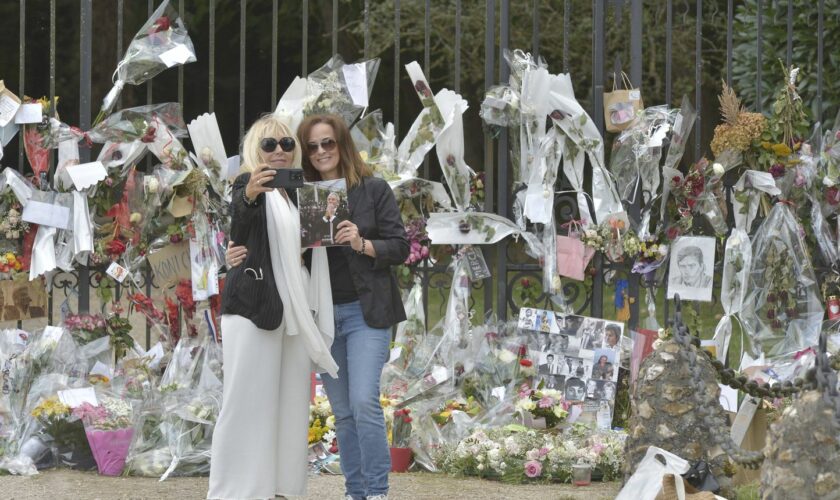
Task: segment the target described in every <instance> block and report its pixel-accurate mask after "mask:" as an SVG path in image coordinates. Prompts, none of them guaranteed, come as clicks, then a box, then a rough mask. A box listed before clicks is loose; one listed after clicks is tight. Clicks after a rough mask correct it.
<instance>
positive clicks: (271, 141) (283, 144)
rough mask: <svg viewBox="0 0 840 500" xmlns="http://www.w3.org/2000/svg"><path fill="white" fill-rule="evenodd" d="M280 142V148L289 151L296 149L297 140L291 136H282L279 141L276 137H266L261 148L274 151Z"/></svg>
mask: <svg viewBox="0 0 840 500" xmlns="http://www.w3.org/2000/svg"><path fill="white" fill-rule="evenodd" d="M278 144H279V145H280V149H282V150H283V151H285V152H287V153H291V152H292V151H294V150H295V140H294V139H293V138H291V137H281V138H280V140H279V141H278V140H277V139H275V138H274V137H266V138H264V139H263V140H261V141H260V149H262V150H263V151H265V152H266V153H273V152H274V150H275V149H277V145H278Z"/></svg>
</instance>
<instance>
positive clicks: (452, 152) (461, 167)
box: [435, 89, 475, 212]
mask: <svg viewBox="0 0 840 500" xmlns="http://www.w3.org/2000/svg"><path fill="white" fill-rule="evenodd" d="M435 102H437V103H438V106H439V109H440V112H441V114H442V115H443V118H444V123H445V125H444V128H443V130H442V131H441V132H440V134H439V135H438V137H437V139H436V146H435V150H436V151H437V157H438V161H439V162H440V166H441V169H442V170H443V176H444V178H445V179H446V183H447V184H448V185H449V192H450V193H451V194H452V199H453V200H454V202H455V207H456V208H457V209H458V210H459V211H461V212H463V211H465V210H466V209H467V208H468V207H469V205H470V177H472V176H474V175H475V172H473V170H472V169H471V168H470V167H469V165H467V163H466V162H465V161H464V119H463V116H462V115H463V113H464V112H465V111H466V110H467V101H466V100H465V99H464V98H463V97H461V95H460V94H456V93H455V92H452V91H450V90H447V89H443V90H441V91H440V92H438V94H437V96H435Z"/></svg>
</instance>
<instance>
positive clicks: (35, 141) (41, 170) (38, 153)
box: [23, 96, 58, 189]
mask: <svg viewBox="0 0 840 500" xmlns="http://www.w3.org/2000/svg"><path fill="white" fill-rule="evenodd" d="M24 101H25V103H26V104H36V103H37V104H40V105H41V116H42V120H41V122H40V123H27V124H25V125H24V126H23V149H24V151H25V152H26V159H27V160H29V165H30V166H31V167H32V173H33V174H34V177H35V183H37V185H38V186H40V187H41V188H42V189H43V188H46V187H47V186H46V185H45V184H44V185H42V182H45V181H46V180H47V179H46V177H45V176H46V175H47V173H48V172H49V168H50V165H49V161H50V149H52V148H54V147H56V143H55V140H54V138H53V136H52V129H51V127H50V117H51V116H53V115H56V116H57V111H56V109H55V108H56V107H57V106H58V96H56V98H55V101H52V102H51V101H50V99H49V98H47V97H42V98H41V99H38V100H34V99H30V98H24Z"/></svg>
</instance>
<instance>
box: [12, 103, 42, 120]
mask: <svg viewBox="0 0 840 500" xmlns="http://www.w3.org/2000/svg"><path fill="white" fill-rule="evenodd" d="M42 119H43V107H42V106H41V103H38V102H36V103H31V104H23V105H21V107H20V108H18V111H17V114H16V115H15V123H17V124H18V125H23V124H26V123H41V120H42Z"/></svg>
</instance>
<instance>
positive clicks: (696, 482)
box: [682, 460, 720, 493]
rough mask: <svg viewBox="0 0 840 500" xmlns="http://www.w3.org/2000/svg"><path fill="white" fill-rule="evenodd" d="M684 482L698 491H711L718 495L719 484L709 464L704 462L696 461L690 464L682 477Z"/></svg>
mask: <svg viewBox="0 0 840 500" xmlns="http://www.w3.org/2000/svg"><path fill="white" fill-rule="evenodd" d="M682 477H683V479H684V480H685V482H687V483H688V484H690V485H691V486H693V487H694V488H696V489H697V490H698V491H711V492H712V493H718V492H719V491H720V484H719V483H718V481H717V479H715V476H714V474H712V470H711V469H710V468H709V463H708V462H706V461H705V460H698V461H696V462H694V463H693V464H691V467H689V469H688V471H687V472H686V473H685V474H683V475H682Z"/></svg>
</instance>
